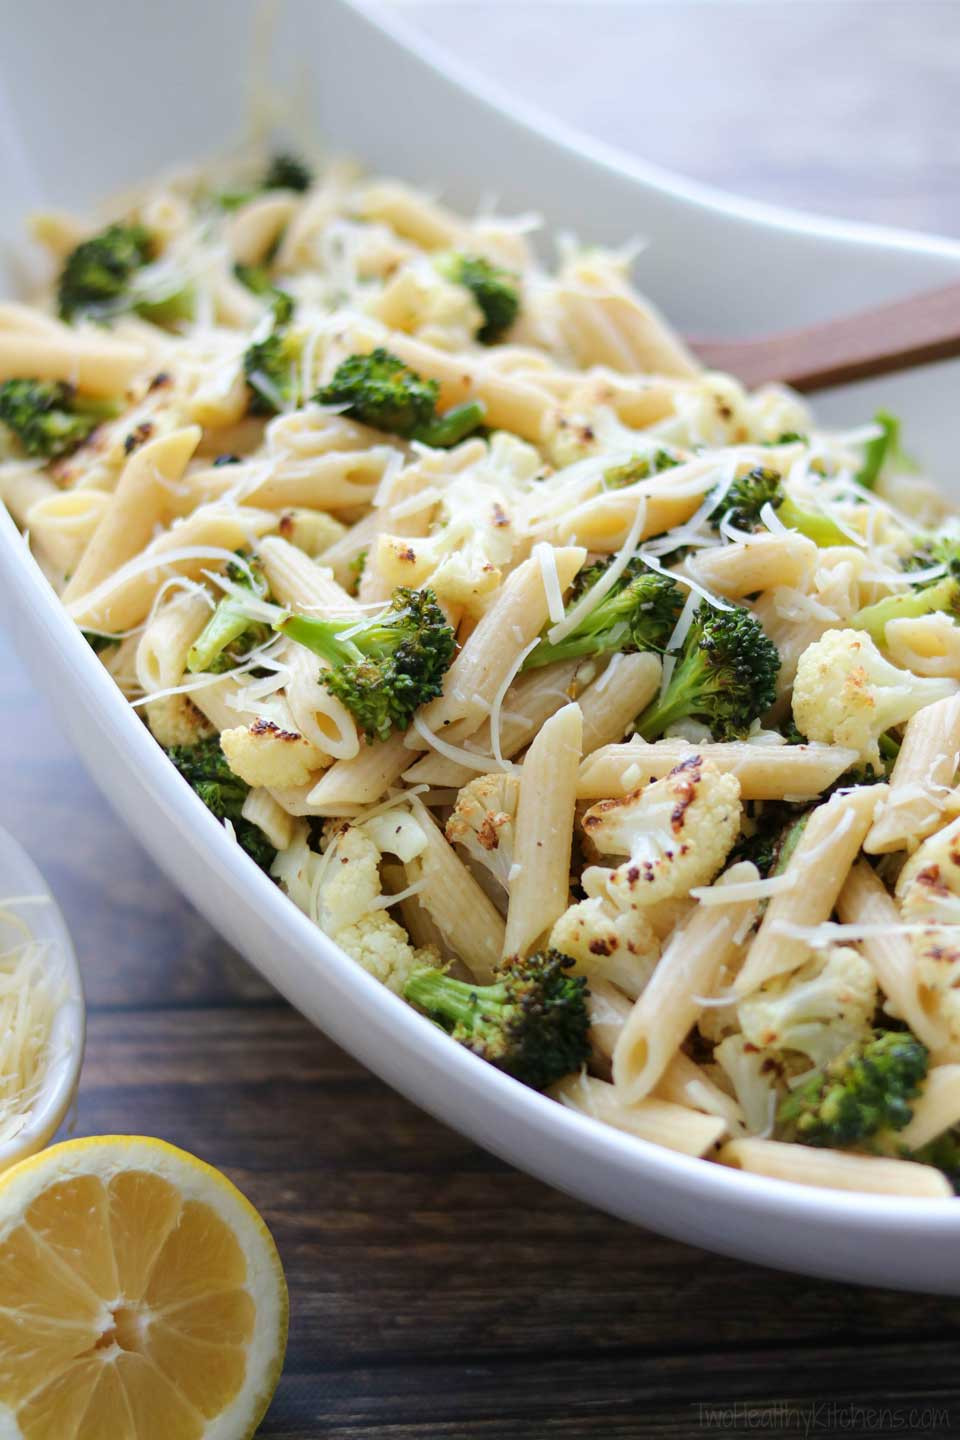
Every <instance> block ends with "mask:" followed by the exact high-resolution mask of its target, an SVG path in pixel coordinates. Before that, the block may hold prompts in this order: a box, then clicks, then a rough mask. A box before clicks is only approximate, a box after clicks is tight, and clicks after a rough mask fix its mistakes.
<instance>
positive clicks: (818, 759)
mask: <svg viewBox="0 0 960 1440" xmlns="http://www.w3.org/2000/svg"><path fill="white" fill-rule="evenodd" d="M694 754H697V755H702V756H703V758H704V759H705V760H710V761H712V762H713V764H714V765H716V767H717V769H718V770H721V771H723V772H724V773H725V774H731V775H736V777H737V779H738V780H739V781H740V794H741V797H742V798H743V799H744V800H784V799H791V800H806V799H809V798H811V797H813V796H816V795H819V794H820V793H821V791H823V790H826V789H828V788H829V786H831V785H832V784H833V783H834V781H836V780H838V779H839V778H840V776H841V775H842V774H843V772H844V771H845V770H849V769H850V767H851V765H854V764H856V761H857V752H856V751H855V750H849V749H846V748H845V747H844V746H842V745H751V744H748V743H747V742H746V741H739V740H734V741H730V742H728V743H726V744H721V745H714V744H707V745H693V744H691V742H690V741H689V740H658V741H657V742H656V743H655V744H653V745H649V744H647V743H646V742H645V741H643V740H640V739H633V740H631V741H629V742H628V743H627V744H622V745H605V746H604V747H603V748H602V749H599V750H597V751H596V752H595V753H594V754H593V755H588V756H587V758H586V759H585V760H584V761H583V763H582V765H581V766H580V779H579V781H578V783H577V799H578V800H612V799H617V798H619V797H621V796H623V795H629V794H630V792H631V791H632V790H636V789H637V787H638V786H639V785H644V784H646V783H647V781H649V780H662V779H663V777H664V775H669V773H670V771H671V770H672V769H673V768H674V766H676V765H679V763H680V761H681V760H684V759H686V758H687V757H688V756H690V755H694Z"/></svg>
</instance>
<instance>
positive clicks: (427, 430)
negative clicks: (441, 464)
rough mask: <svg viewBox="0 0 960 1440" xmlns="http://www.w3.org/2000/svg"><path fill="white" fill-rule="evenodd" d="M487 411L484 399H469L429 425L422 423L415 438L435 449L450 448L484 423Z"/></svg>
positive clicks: (439, 416) (415, 433)
mask: <svg viewBox="0 0 960 1440" xmlns="http://www.w3.org/2000/svg"><path fill="white" fill-rule="evenodd" d="M486 413H487V407H486V406H485V405H484V403H483V401H482V400H467V401H465V402H464V404H462V405H455V406H454V407H453V409H452V410H447V411H446V413H445V414H443V415H438V416H437V418H436V419H435V420H431V422H430V424H429V425H421V426H420V428H419V429H418V430H416V431H415V432H414V439H415V440H419V441H421V442H422V444H424V445H431V446H433V448H434V449H435V450H448V449H449V448H450V447H451V446H452V445H459V443H460V441H461V440H464V439H465V438H466V437H467V436H468V435H469V434H471V432H472V431H474V430H476V428H477V426H478V425H482V424H483V421H484V416H485V415H486Z"/></svg>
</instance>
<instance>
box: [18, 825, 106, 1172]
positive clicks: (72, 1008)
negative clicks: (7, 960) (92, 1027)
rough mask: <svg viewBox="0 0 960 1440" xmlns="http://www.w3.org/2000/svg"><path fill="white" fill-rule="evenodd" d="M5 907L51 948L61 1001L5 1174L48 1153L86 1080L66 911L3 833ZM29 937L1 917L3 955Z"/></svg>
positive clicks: (49, 962)
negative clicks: (46, 1148)
mask: <svg viewBox="0 0 960 1440" xmlns="http://www.w3.org/2000/svg"><path fill="white" fill-rule="evenodd" d="M11 902H13V903H11ZM4 908H9V910H10V913H11V914H12V915H14V916H16V917H17V918H18V919H20V920H22V921H23V923H24V924H25V925H26V926H28V927H29V932H30V939H32V940H37V941H40V943H41V944H44V943H45V944H46V946H47V950H46V955H45V958H44V964H45V967H46V975H47V977H48V979H49V981H50V983H51V985H52V986H54V987H55V988H56V989H57V990H58V991H59V992H60V999H59V1002H58V1004H57V1009H56V1012H55V1014H54V1017H53V1024H52V1026H51V1030H50V1044H49V1060H48V1062H47V1065H46V1069H45V1070H44V1075H43V1081H42V1084H41V1086H40V1089H39V1091H38V1093H37V1096H36V1098H35V1099H34V1101H33V1102H32V1104H31V1106H30V1111H29V1115H28V1117H27V1119H26V1122H25V1123H24V1125H23V1126H22V1127H21V1128H20V1129H19V1130H18V1131H17V1133H16V1134H15V1135H13V1136H11V1137H10V1138H9V1139H7V1140H3V1141H0V1171H3V1170H7V1169H9V1167H10V1166H11V1165H15V1164H16V1162H17V1161H18V1160H25V1159H26V1157H27V1156H28V1155H35V1154H36V1153H37V1151H38V1150H42V1149H43V1147H44V1145H47V1144H49V1142H50V1140H51V1139H52V1138H53V1136H54V1134H55V1133H56V1131H57V1130H58V1129H59V1128H60V1126H61V1125H62V1123H63V1120H64V1118H65V1116H66V1114H67V1111H68V1110H69V1109H70V1106H71V1104H72V1102H73V1097H74V1095H75V1094H76V1090H77V1083H78V1081H79V1079H80V1067H81V1065H82V1064H83V1043H84V1034H85V1030H86V1009H85V1006H84V999H83V985H82V983H81V980H80V969H79V967H78V965H77V957H76V954H75V952H74V948H73V942H72V940H71V939H70V932H69V931H68V929H67V926H66V923H65V921H64V918H63V915H62V914H61V913H60V907H59V905H58V904H57V902H56V901H55V900H54V898H53V896H52V894H51V893H50V889H49V886H48V885H47V883H46V881H45V880H44V878H43V876H42V875H41V874H40V871H39V870H38V869H37V867H36V865H34V863H33V861H32V860H31V859H30V856H29V855H28V854H27V852H26V851H25V850H24V849H23V847H22V846H21V845H20V844H18V842H17V841H16V840H14V838H13V836H12V835H9V834H8V833H7V831H6V830H3V829H0V912H2V911H3V910H4ZM24 938H25V936H24V934H23V932H21V931H20V928H19V926H17V925H16V924H14V923H11V921H9V920H6V919H5V918H4V916H3V914H2V913H0V951H3V950H6V949H8V948H9V947H10V946H11V945H14V944H16V943H18V941H20V940H21V939H24Z"/></svg>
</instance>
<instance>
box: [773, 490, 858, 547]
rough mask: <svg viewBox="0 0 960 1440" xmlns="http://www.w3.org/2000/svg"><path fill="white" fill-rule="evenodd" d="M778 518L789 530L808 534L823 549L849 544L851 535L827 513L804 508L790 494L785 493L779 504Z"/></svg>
mask: <svg viewBox="0 0 960 1440" xmlns="http://www.w3.org/2000/svg"><path fill="white" fill-rule="evenodd" d="M777 518H778V519H779V520H781V521H782V522H783V524H784V525H786V527H787V529H788V530H798V531H799V532H800V534H801V535H806V537H807V539H808V540H812V541H813V543H814V544H815V545H817V546H819V548H820V549H821V550H825V549H827V548H829V546H831V545H849V544H850V543H851V541H850V537H849V535H844V533H843V531H842V530H841V529H840V527H839V525H835V524H834V522H833V521H832V520H831V519H829V518H828V516H826V515H817V514H816V513H815V512H813V511H811V510H802V509H801V508H800V506H799V505H797V504H796V502H795V501H793V500H791V498H790V496H789V495H784V497H783V499H782V500H781V502H780V504H779V505H778V506H777Z"/></svg>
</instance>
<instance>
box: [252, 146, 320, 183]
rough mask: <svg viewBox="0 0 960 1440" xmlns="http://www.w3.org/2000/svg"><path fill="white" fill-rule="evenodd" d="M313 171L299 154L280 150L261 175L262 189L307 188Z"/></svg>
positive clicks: (311, 180) (311, 179)
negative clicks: (265, 171) (262, 175)
mask: <svg viewBox="0 0 960 1440" xmlns="http://www.w3.org/2000/svg"><path fill="white" fill-rule="evenodd" d="M312 184H313V171H312V170H311V169H310V166H309V165H308V164H307V162H306V161H305V160H304V159H303V158H302V157H301V156H299V155H294V154H292V152H291V151H289V150H282V151H280V152H279V153H278V154H276V155H274V157H273V159H272V160H271V161H270V164H269V165H268V166H267V173H266V174H265V175H264V177H263V189H264V190H300V191H303V190H309V189H310V186H311V185H312Z"/></svg>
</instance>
